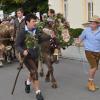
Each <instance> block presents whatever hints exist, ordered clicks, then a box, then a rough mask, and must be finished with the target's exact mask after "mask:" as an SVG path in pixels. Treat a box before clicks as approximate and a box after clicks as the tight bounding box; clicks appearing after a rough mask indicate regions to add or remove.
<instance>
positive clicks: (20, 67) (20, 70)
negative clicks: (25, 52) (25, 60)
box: [11, 66, 23, 95]
mask: <svg viewBox="0 0 100 100" xmlns="http://www.w3.org/2000/svg"><path fill="white" fill-rule="evenodd" d="M22 68H23V66H21V67H20V68H19V70H18V73H17V76H16V79H15V82H14V85H13V89H12V92H11V94H12V95H13V94H14V91H15V87H16V83H17V80H18V77H19V74H20V72H21V70H22Z"/></svg>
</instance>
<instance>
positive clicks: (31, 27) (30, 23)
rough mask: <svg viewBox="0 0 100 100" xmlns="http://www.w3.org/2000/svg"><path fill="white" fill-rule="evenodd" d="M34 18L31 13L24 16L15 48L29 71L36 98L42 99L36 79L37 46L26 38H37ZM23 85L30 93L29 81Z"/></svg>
mask: <svg viewBox="0 0 100 100" xmlns="http://www.w3.org/2000/svg"><path fill="white" fill-rule="evenodd" d="M36 20H37V17H36V16H35V15H33V14H29V15H27V16H26V18H25V23H26V25H25V27H24V29H23V30H22V31H20V32H19V34H18V36H17V39H16V49H17V50H18V52H20V54H21V56H22V57H23V63H24V64H25V66H26V67H27V69H28V70H29V72H30V78H31V82H32V83H33V88H34V90H35V93H36V99H37V100H44V98H43V96H42V93H41V90H40V88H39V86H40V85H39V81H38V47H37V45H33V43H31V42H32V41H33V40H32V39H28V36H29V37H30V38H32V37H35V38H36V37H37V39H38V32H37V29H36V28H35V26H36ZM31 40H32V41H31ZM33 42H34V41H33ZM30 43H31V46H30ZM32 45H33V46H32ZM25 86H26V87H25V90H26V93H30V83H29V82H28V81H26V82H25Z"/></svg>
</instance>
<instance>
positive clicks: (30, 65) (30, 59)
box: [24, 31, 38, 80]
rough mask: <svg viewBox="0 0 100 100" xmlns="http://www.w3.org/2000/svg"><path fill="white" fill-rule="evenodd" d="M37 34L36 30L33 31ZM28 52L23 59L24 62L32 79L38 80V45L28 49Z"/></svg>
mask: <svg viewBox="0 0 100 100" xmlns="http://www.w3.org/2000/svg"><path fill="white" fill-rule="evenodd" d="M35 35H37V31H36V32H35ZM28 52H29V54H28V55H27V56H26V57H25V59H24V64H25V65H26V67H27V69H28V70H29V72H30V76H31V78H32V79H33V80H38V71H37V70H38V47H33V48H29V49H28Z"/></svg>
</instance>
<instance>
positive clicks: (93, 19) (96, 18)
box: [89, 15, 100, 23]
mask: <svg viewBox="0 0 100 100" xmlns="http://www.w3.org/2000/svg"><path fill="white" fill-rule="evenodd" d="M89 22H97V23H100V17H99V16H96V15H94V16H93V17H92V18H91V19H90V20H89Z"/></svg>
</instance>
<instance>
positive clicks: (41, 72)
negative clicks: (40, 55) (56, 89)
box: [38, 60, 44, 77]
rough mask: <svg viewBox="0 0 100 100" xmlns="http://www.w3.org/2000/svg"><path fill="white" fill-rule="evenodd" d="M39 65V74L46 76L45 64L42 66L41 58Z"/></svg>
mask: <svg viewBox="0 0 100 100" xmlns="http://www.w3.org/2000/svg"><path fill="white" fill-rule="evenodd" d="M38 66H39V68H40V71H39V75H40V77H43V76H44V70H43V66H42V61H41V60H39V62H38Z"/></svg>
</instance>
